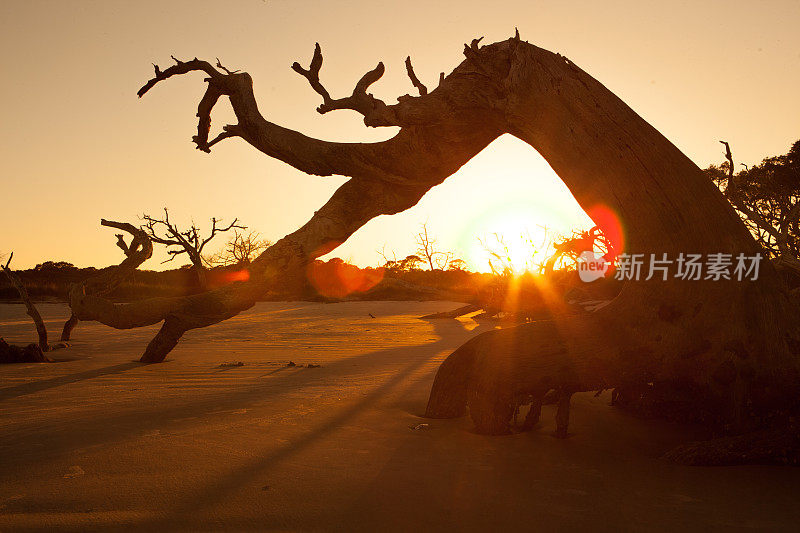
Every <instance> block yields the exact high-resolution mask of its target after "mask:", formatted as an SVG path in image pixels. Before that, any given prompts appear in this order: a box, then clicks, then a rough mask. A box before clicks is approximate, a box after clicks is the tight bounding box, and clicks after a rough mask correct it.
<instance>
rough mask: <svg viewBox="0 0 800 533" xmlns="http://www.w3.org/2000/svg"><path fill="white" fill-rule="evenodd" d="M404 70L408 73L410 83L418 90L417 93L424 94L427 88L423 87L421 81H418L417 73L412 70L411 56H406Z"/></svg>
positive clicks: (426, 92)
mask: <svg viewBox="0 0 800 533" xmlns="http://www.w3.org/2000/svg"><path fill="white" fill-rule="evenodd" d="M406 72H407V73H408V77H409V78H410V79H411V84H412V85H413V86H414V87H416V88H417V89H418V90H419V95H420V96H425V95H426V94H428V88H427V87H425V85H424V84H423V83H422V82H421V81H419V78H417V75H416V73H415V72H414V67H413V66H412V65H411V56H407V57H406ZM443 74H444V73H443Z"/></svg>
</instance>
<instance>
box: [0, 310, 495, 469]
mask: <svg viewBox="0 0 800 533" xmlns="http://www.w3.org/2000/svg"><path fill="white" fill-rule="evenodd" d="M482 329H483V328H482V327H479V328H476V329H475V330H473V331H472V332H471V333H473V334H477V333H478V332H479V331H481V330H482ZM454 330H458V331H459V332H461V333H462V334H463V333H464V332H465V331H464V330H465V328H464V326H463V324H461V323H460V322H458V321H455V320H453V321H436V323H434V334H437V335H438V336H439V337H440V340H437V341H434V342H429V343H424V344H419V345H411V346H408V345H403V346H397V347H392V348H387V349H384V350H378V351H374V352H369V353H365V354H358V355H354V356H350V357H344V358H342V359H338V360H336V361H333V362H331V363H328V364H326V365H325V367H324V368H322V369H319V370H304V369H298V370H296V371H291V372H290V371H289V370H287V371H286V372H281V373H277V374H273V375H271V376H266V375H265V376H264V377H265V378H266V379H263V381H259V382H258V383H255V384H253V385H251V386H249V387H242V388H238V389H233V390H229V391H224V392H222V393H220V394H213V395H207V396H204V397H202V398H200V399H192V400H191V401H187V402H181V403H177V404H176V403H175V402H174V400H173V403H169V404H159V403H151V402H148V403H147V404H143V405H141V406H137V407H136V408H134V409H128V410H126V411H125V412H123V413H115V414H113V415H109V416H106V417H97V416H93V417H91V418H86V419H78V420H74V421H73V422H71V423H70V424H69V426H63V425H57V426H44V427H42V426H36V427H33V428H29V429H28V428H26V431H23V432H21V435H22V436H20V439H25V440H29V439H32V438H35V439H36V441H38V442H49V443H53V445H51V446H49V447H48V448H46V449H44V450H33V449H31V448H28V447H22V446H21V444H22V443H21V442H20V443H14V442H12V441H13V440H15V437H16V435H15V434H10V435H7V441H8V445H9V446H10V447H11V448H15V449H17V450H16V451H15V459H14V466H16V467H18V468H24V465H25V464H27V463H28V462H37V461H41V460H43V459H45V458H47V457H54V456H60V455H64V454H68V453H70V452H72V451H74V450H78V449H82V448H85V447H88V446H94V445H100V444H102V445H108V444H112V443H114V442H120V441H124V440H125V439H127V438H130V437H132V436H135V435H141V434H143V433H146V432H148V431H151V430H154V429H159V430H161V431H163V432H168V431H169V430H170V427H172V426H176V425H179V424H181V422H180V420H181V419H187V418H196V417H202V416H204V415H211V414H213V413H220V412H224V411H228V410H235V409H238V408H243V407H248V406H250V405H252V404H253V403H256V402H260V401H263V400H264V399H268V398H270V397H272V396H278V395H280V394H283V393H285V392H286V387H285V382H287V381H290V382H291V385H292V390H298V389H301V388H303V387H305V386H308V385H313V384H318V383H324V382H326V381H329V380H332V379H336V378H337V377H338V376H345V377H353V376H358V375H360V374H373V373H374V371H375V369H376V368H377V369H380V370H382V371H385V370H386V369H387V368H392V367H396V366H397V362H398V361H413V363H412V364H411V365H408V366H406V367H403V368H401V369H400V370H399V371H398V374H397V375H396V376H395V377H394V378H392V379H391V380H390V381H389V382H387V383H386V384H385V385H383V386H381V387H380V388H379V389H377V390H376V391H375V392H373V393H372V394H370V396H369V397H368V398H369V399H368V400H365V402H362V403H361V404H359V405H360V406H361V407H359V409H358V410H360V409H362V408H363V407H366V406H367V405H368V404H369V402H370V401H375V399H377V398H378V397H380V396H381V395H383V394H384V393H385V392H387V391H388V390H389V389H390V388H391V387H393V386H394V385H396V384H398V383H399V382H400V381H401V380H402V379H403V378H404V377H405V376H406V375H407V374H408V373H410V372H413V371H414V370H415V369H416V368H419V367H420V366H421V365H424V364H425V363H427V362H428V361H429V360H430V359H432V358H433V357H435V356H436V355H437V354H439V353H440V352H441V351H444V350H448V349H455V347H457V346H458V345H459V344H461V343H462V342H463V341H464V340H465V339H464V338H463V337H460V336H459V338H455V336H454V335H453V333H454ZM354 363H366V364H363V365H362V364H359V365H358V366H357V367H354V366H353V364H354ZM140 366H141V363H136V362H131V363H123V364H119V365H114V366H110V367H106V368H101V369H97V370H90V371H86V372H79V373H76V374H71V375H69V376H63V377H58V378H52V379H48V380H43V381H40V382H35V383H30V384H24V385H18V386H15V387H10V388H8V389H4V390H2V391H0V399H7V398H13V397H15V396H21V395H24V394H32V393H35V392H38V391H40V390H46V389H48V388H52V387H57V386H59V385H65V384H68V383H73V382H77V381H80V380H84V379H90V378H92V377H100V376H103V375H108V374H113V373H117V372H123V371H125V370H129V369H132V368H137V367H140ZM358 410H355V411H352V412H351V411H348V412H346V413H345V414H344V415H341V416H337V417H336V419H335V420H334V421H332V422H331V423H330V424H326V425H325V428H327V429H324V431H330V429H333V428H334V427H335V426H336V425H337V424H340V423H341V422H342V420H344V419H346V418H348V417H350V416H352V415H353V414H355V413H357V412H358ZM309 442H310V441H309ZM1 462H2V460H1V459H0V463H1ZM0 470H2V469H0Z"/></svg>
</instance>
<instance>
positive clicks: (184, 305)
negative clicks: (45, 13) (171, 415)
mask: <svg viewBox="0 0 800 533" xmlns="http://www.w3.org/2000/svg"><path fill="white" fill-rule="evenodd" d="M479 42H480V39H475V40H473V41H472V42H471V44H469V45H465V47H464V55H465V56H466V60H465V61H463V62H462V63H461V64H460V65H458V66H457V67H456V68H455V69H454V70H453V72H452V73H450V74H449V75H448V76H446V77H442V78H441V81H440V83H439V85H438V87H436V88H435V89H433V90H431V91H427V90H421V91H420V92H421V93H422V94H421V95H420V96H417V97H414V96H409V95H405V96H401V97H400V98H398V102H397V103H396V104H391V105H390V104H386V103H384V102H383V101H381V100H379V99H377V98H375V97H374V96H373V95H371V94H369V93H367V89H368V88H369V86H370V85H372V84H373V83H374V82H376V81H377V80H378V79H379V78H380V77H381V75H382V74H383V71H384V66H383V63H379V64H378V66H377V67H376V68H375V69H374V70H372V71H370V72H368V73H366V74H365V75H364V76H363V77H362V78H361V80H360V81H359V82H358V83H356V85H355V89H354V90H353V92H352V94H351V95H350V96H346V97H344V98H338V99H337V98H333V97H332V96H331V95H330V93H329V92H328V90H327V89H326V88H325V87H324V86H323V85H322V83H321V82H320V77H319V76H320V68H321V66H322V53H321V50H320V47H319V45H317V46H316V49H315V51H314V56H313V59H312V60H311V64H310V66H309V68H308V69H306V68H303V67H301V66H300V65H299V64H298V63H295V64H293V65H292V68H293V69H294V70H295V71H297V72H298V73H300V74H301V75H303V76H304V77H305V78H306V79H307V80H308V82H309V83H310V84H311V86H312V88H313V89H314V90H315V91H316V92H317V93H319V94H320V95H321V96H322V100H323V102H322V104H321V105H320V106H319V108H318V109H317V110H318V111H319V113H327V112H330V111H333V110H336V109H351V110H354V111H357V112H359V113H360V114H362V115H363V116H364V123H365V124H366V125H367V126H373V127H375V126H399V127H400V128H401V129H400V131H399V132H398V133H397V135H396V136H395V137H393V138H392V139H390V140H387V141H383V142H377V143H337V142H326V141H321V140H317V139H313V138H311V137H308V136H306V135H303V134H301V133H299V132H297V131H293V130H291V129H288V128H285V127H282V126H279V125H277V124H274V123H271V122H269V121H268V120H267V119H266V118H265V117H264V116H263V115H262V114H261V111H260V110H259V107H258V106H257V104H256V100H255V97H254V95H253V79H252V78H251V77H250V75H249V74H247V73H245V72H238V71H230V70H228V69H226V68H224V67H223V66H222V65H221V64H220V62H219V61H217V63H216V67H215V66H213V65H212V64H211V63H209V62H206V61H201V60H199V59H197V58H195V59H192V60H189V61H180V60H175V64H174V65H172V66H170V67H169V68H167V69H165V70H163V71H162V70H161V69H160V68H159V67H157V66H156V67H155V76H154V77H153V78H152V79H151V80H150V81H148V82H147V83H146V84H145V85H144V86H143V87H142V88H141V89H140V90H139V92H138V94H139V96H143V95H144V94H145V93H147V92H148V91H149V90H150V89H151V88H153V87H154V86H155V85H156V84H158V83H160V82H163V81H165V80H167V79H169V78H170V77H172V76H176V75H181V74H187V73H191V72H201V73H203V74H205V75H206V78H205V81H206V83H207V88H206V92H205V95H204V96H203V98H202V99H201V101H200V104H199V106H198V112H197V116H198V117H199V121H198V126H197V135H195V136H194V138H193V141H194V143H195V144H196V145H197V149H199V150H202V151H204V152H210V151H211V148H212V147H213V146H214V145H216V144H217V143H218V142H220V141H222V140H224V139H230V138H234V137H238V138H241V139H243V140H244V141H246V142H247V143H249V144H250V145H252V146H253V147H254V148H255V149H257V150H259V151H261V152H263V153H264V154H266V155H268V156H270V157H274V158H277V159H279V160H281V161H283V162H285V163H287V164H289V165H291V166H293V167H295V168H297V169H299V170H301V171H303V172H306V173H308V174H313V175H318V176H329V175H334V174H336V175H344V176H349V177H350V178H351V179H350V180H349V181H348V182H346V183H345V184H343V185H342V186H341V187H340V188H339V189H338V190H337V191H336V192H335V193H334V194H333V196H332V197H331V198H330V199H329V200H328V202H327V203H326V204H325V205H324V206H322V207H321V208H320V209H319V210H318V211H317V212H316V213H315V214H314V216H312V217H311V219H310V220H309V221H308V222H307V223H306V224H305V225H304V226H303V227H301V228H300V229H298V230H297V231H295V232H294V233H292V234H290V235H287V236H286V237H284V238H283V239H281V240H279V241H278V242H276V243H275V244H274V245H272V246H271V247H270V248H268V249H267V250H266V251H265V252H264V253H262V254H261V255H260V256H259V257H258V258H257V259H256V260H254V261H253V263H252V264H251V265H250V266H249V270H250V281H247V282H238V283H234V284H232V285H230V286H226V287H224V288H221V289H217V290H214V291H210V292H207V293H204V294H198V295H192V296H188V297H185V298H159V299H155V300H149V301H144V302H134V303H128V304H112V303H110V302H105V301H102V299H98V298H84V299H81V298H79V297H78V298H73V308H74V309H76V314H77V315H78V316H79V317H80V318H81V319H82V320H98V321H100V322H102V323H104V324H107V325H109V326H112V327H115V328H133V327H138V326H145V325H149V324H156V323H159V322H162V321H163V325H162V327H161V329H160V331H159V332H158V334H157V335H156V336H155V337H154V338H153V340H152V341H151V342H150V344H149V345H148V346H147V348H146V350H145V352H144V355H143V356H142V359H141V360H142V361H144V362H158V361H162V360H163V359H164V357H165V356H166V355H167V353H168V352H169V351H170V350H171V349H172V348H174V347H175V345H176V344H177V343H178V341H179V339H180V338H181V336H182V335H183V334H184V333H185V332H186V331H188V330H191V329H193V328H201V327H205V326H208V325H211V324H215V323H217V322H220V321H222V320H225V319H227V318H230V317H232V316H234V315H236V314H237V313H239V312H241V311H243V310H245V309H247V308H249V307H251V306H252V305H253V304H254V303H255V301H256V299H257V298H258V296H259V295H260V294H261V293H262V292H263V291H264V290H266V288H267V287H268V286H269V284H270V282H271V281H272V280H275V279H278V278H282V277H289V276H292V275H296V273H301V272H303V271H304V267H305V265H306V264H307V263H308V262H309V261H311V260H313V259H314V258H316V257H319V256H321V255H323V254H325V253H327V252H329V251H330V250H332V249H333V248H335V247H336V246H338V245H339V244H340V243H342V242H343V241H345V240H346V239H347V238H348V237H349V236H350V235H352V233H353V232H355V231H356V230H357V229H358V228H360V227H361V226H362V225H364V224H365V223H366V222H367V221H369V220H371V219H372V218H374V217H376V216H378V215H384V214H394V213H398V212H400V211H403V210H406V209H408V208H410V207H412V206H414V205H415V204H416V203H417V202H418V201H419V200H420V198H422V196H423V195H424V194H425V193H426V192H427V191H428V190H430V189H431V187H433V186H435V185H437V184H439V183H441V182H442V181H444V180H445V179H446V178H447V177H448V176H450V175H451V174H453V173H454V172H455V171H456V170H458V169H459V168H460V167H461V166H462V165H464V164H465V163H466V162H467V161H468V160H469V159H470V158H472V157H473V156H474V155H476V154H477V153H478V152H480V151H481V150H483V149H484V148H485V147H486V146H487V145H488V144H489V143H490V142H491V141H493V140H494V139H496V138H497V137H498V136H500V135H501V134H504V133H510V134H512V135H514V136H516V137H518V138H520V139H522V140H523V141H525V142H527V143H528V144H529V145H531V146H532V147H533V148H535V149H536V150H537V151H538V152H539V153H540V154H541V155H542V156H543V157H544V158H545V159H546V160H547V161H548V162H549V164H550V165H551V166H552V168H553V169H554V170H555V172H556V173H557V174H558V175H559V177H560V178H561V179H562V180H563V181H564V183H565V184H566V185H567V187H568V188H569V189H570V190H571V192H572V194H573V195H574V197H575V199H576V200H577V201H578V203H579V204H580V205H581V206H582V207H583V208H584V210H585V211H587V212H589V211H590V209H591V208H592V207H594V206H598V205H602V206H606V207H607V208H609V209H611V210H612V211H614V212H615V213H616V214H617V215H618V217H619V219H620V221H621V223H622V226H623V227H624V229H625V238H626V240H625V249H626V250H628V251H635V252H636V253H643V254H650V253H656V254H661V253H667V254H669V255H670V256H671V257H675V256H677V254H678V253H680V252H692V253H702V254H707V253H731V254H738V253H745V254H748V255H755V254H756V253H757V252H758V248H757V246H756V244H755V242H754V241H753V238H752V237H751V236H750V235H749V234H748V232H747V230H746V228H745V227H744V225H743V224H742V222H741V220H740V219H739V218H738V217H737V216H736V213H735V212H734V210H733V209H732V207H731V206H730V204H729V203H728V202H727V201H726V200H725V198H724V197H723V196H722V194H721V193H720V192H719V190H717V189H716V188H715V187H714V185H713V184H712V183H711V182H710V180H708V179H706V177H705V176H704V175H703V173H702V171H701V170H700V169H699V168H698V167H697V166H696V165H695V164H694V163H693V162H692V161H691V160H689V158H687V157H686V156H685V155H684V154H683V153H681V151H680V150H679V149H678V148H676V147H675V146H674V145H673V144H672V143H670V142H669V141H668V140H667V139H666V138H665V137H664V136H662V135H661V134H660V133H659V132H658V131H657V130H656V129H654V128H653V127H652V126H651V125H650V124H648V123H647V122H646V121H645V120H644V119H642V118H641V117H640V116H639V115H637V114H636V113H635V112H634V111H633V110H631V109H630V108H629V107H628V106H627V105H626V104H625V103H624V102H622V100H620V99H619V98H618V97H617V96H615V95H614V94H613V93H612V92H611V91H609V90H608V89H606V88H605V87H604V86H603V85H602V84H601V83H599V82H598V81H596V80H595V79H594V78H592V77H591V76H589V75H588V74H587V73H585V72H584V71H583V70H581V69H580V68H579V67H577V66H576V65H575V64H574V63H573V62H572V61H570V60H569V59H567V58H566V57H563V56H561V55H560V54H555V53H552V52H549V51H547V50H544V49H542V48H538V47H536V46H533V45H531V44H529V43H527V42H524V41H522V40H521V39H520V38H519V34H518V33H517V35H515V36H514V37H512V38H510V39H508V40H505V41H502V42H497V43H494V44H490V45H487V46H482V47H481V46H480V44H479ZM173 59H174V58H173ZM409 63H410V62H409ZM410 70H411V69H409V71H410ZM415 77H416V76H415ZM417 81H418V80H417ZM222 96H228V97H229V99H230V102H231V105H232V107H233V111H234V113H235V116H236V119H237V120H238V122H237V123H236V124H232V125H228V126H224V127H223V128H222V132H221V133H220V134H219V135H217V136H216V137H214V138H213V139H211V140H209V130H210V126H211V110H212V108H213V107H214V105H215V104H216V103H217V101H218V100H219V99H220V97H222ZM595 222H596V223H597V224H598V225H599V226H601V230H603V231H604V232H605V228H604V227H603V224H602V223H601V222H600V221H599V220H596V221H595ZM797 318H798V310H797V309H796V308H795V306H794V304H793V303H792V302H791V301H790V299H789V296H788V294H787V292H786V291H785V288H784V286H783V284H782V282H781V281H780V279H779V278H778V276H777V275H776V273H775V272H774V269H773V268H772V267H771V266H770V265H768V264H765V265H763V267H762V271H761V275H760V276H759V278H758V280H756V281H750V282H737V281H731V280H720V281H710V280H708V281H704V280H701V281H691V282H690V281H685V280H681V279H670V280H668V281H661V280H660V279H656V278H654V279H652V280H649V281H638V282H634V281H630V282H628V283H627V284H626V285H625V286H624V287H623V289H622V291H621V292H620V294H619V296H617V297H616V298H615V299H614V301H613V302H612V303H610V304H609V305H607V306H605V307H603V308H601V309H599V310H597V311H595V312H592V313H586V314H583V315H570V316H564V317H562V318H556V319H555V320H553V321H542V322H534V323H530V324H525V325H521V326H518V327H516V328H508V329H503V330H494V331H491V332H487V333H483V334H481V335H478V336H477V337H475V338H473V339H472V340H470V341H469V342H468V343H466V344H465V345H464V346H463V347H462V348H459V349H458V350H457V351H456V352H454V353H453V354H452V355H451V356H449V357H448V358H447V359H446V360H445V361H444V363H443V364H442V365H441V367H440V369H439V371H438V373H437V375H436V378H435V382H434V385H433V389H432V391H431V396H430V400H429V403H428V408H427V414H428V416H431V417H455V416H461V415H462V414H464V413H465V411H466V408H467V406H469V411H470V413H471V416H472V418H473V419H474V421H475V423H476V425H477V427H478V429H479V430H480V431H483V432H487V433H501V432H504V431H507V430H508V424H509V420H510V419H511V417H512V414H513V411H514V406H515V405H516V404H518V403H519V398H520V397H539V396H541V395H543V394H545V393H546V392H547V391H549V390H558V391H559V394H560V397H561V398H562V401H561V403H562V405H563V408H562V409H561V410H560V411H561V417H560V418H562V419H563V418H564V417H565V416H566V415H567V413H568V411H567V407H568V398H569V395H570V394H572V393H574V392H578V391H590V390H600V389H603V388H611V387H622V386H623V385H624V386H627V387H628V390H634V387H633V385H637V386H642V387H647V386H650V387H663V389H662V390H664V391H666V392H667V393H668V392H669V391H671V390H673V387H677V386H680V387H681V388H682V389H683V390H689V391H692V393H693V395H694V397H695V398H696V403H695V404H694V407H695V408H696V409H701V408H702V409H705V410H708V411H710V412H711V413H713V414H714V415H715V417H716V418H718V419H720V420H724V421H725V422H726V423H727V424H728V425H730V426H731V427H736V428H738V429H740V430H743V429H745V428H751V427H755V426H763V425H765V424H767V421H768V420H774V419H775V417H778V416H783V415H784V414H786V413H791V412H796V410H797V407H798V405H797V400H798V398H800V396H799V395H798V384H800V380H798V377H799V374H800V373H799V372H798V370H799V369H798V357H797V350H798V347H800V342H798V341H800V331H798V326H797V324H798V320H797ZM564 398H566V401H565V400H564ZM560 425H561V426H563V425H564V424H563V423H562V424H560ZM743 447H744V446H743V445H740V446H739V448H743ZM703 450H710V451H709V452H708V454H713V453H717V452H719V448H718V447H715V446H713V445H708V447H707V448H703ZM738 451H741V450H738ZM719 453H722V452H719ZM708 454H706V455H704V452H702V451H701V452H698V451H697V449H694V451H693V452H692V455H691V456H692V457H693V458H694V459H693V460H695V461H698V462H702V461H704V460H706V461H709V462H710V461H711V459H708ZM687 455H688V454H687Z"/></svg>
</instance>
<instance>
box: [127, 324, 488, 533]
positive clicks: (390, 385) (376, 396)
mask: <svg viewBox="0 0 800 533" xmlns="http://www.w3.org/2000/svg"><path fill="white" fill-rule="evenodd" d="M431 323H432V324H433V326H434V333H436V334H439V335H440V337H442V339H441V340H439V341H435V342H432V343H429V344H422V345H417V346H401V347H397V348H391V349H388V350H381V351H379V352H373V353H370V354H365V355H362V356H357V357H359V358H360V357H369V358H370V359H371V360H374V359H375V358H376V357H379V358H380V359H381V360H384V359H386V358H392V357H396V356H398V355H404V356H406V358H407V359H413V362H412V363H410V364H408V365H405V366H404V367H402V369H400V370H399V371H398V372H397V373H395V374H394V375H393V376H392V377H391V378H390V379H388V380H387V381H385V382H384V383H383V384H381V385H379V386H378V387H376V388H374V389H373V390H372V391H371V392H370V393H369V394H367V395H366V396H364V397H363V398H362V399H361V400H359V401H358V402H357V403H355V404H354V405H352V406H350V407H348V408H346V409H344V410H342V411H340V412H338V413H336V414H335V415H334V416H332V417H330V418H328V419H327V420H326V421H325V422H324V423H323V424H320V425H318V426H316V427H315V428H314V429H313V430H312V431H310V432H308V433H307V434H304V435H302V436H301V437H298V438H296V439H294V440H291V441H290V442H287V443H286V444H284V445H283V446H281V447H279V448H278V449H276V450H274V451H271V452H269V453H268V454H266V455H265V456H263V457H260V458H257V459H254V460H252V461H249V462H248V463H247V464H245V465H243V466H240V467H238V468H236V469H234V470H233V471H231V472H230V474H229V475H228V476H227V477H226V478H224V479H220V480H218V481H216V482H214V483H212V484H210V485H208V486H206V487H205V488H204V489H202V490H200V491H196V492H195V493H194V494H190V495H189V496H187V497H186V498H184V499H183V501H181V502H179V503H178V504H177V505H176V506H174V507H173V508H172V509H171V510H170V511H162V512H160V513H158V515H160V516H158V515H157V516H155V517H154V518H153V519H152V520H148V521H144V522H140V523H138V524H137V527H141V528H143V529H146V530H159V529H170V528H174V527H182V526H184V525H186V523H187V522H191V521H192V520H193V519H196V518H197V517H198V515H197V510H198V509H208V508H210V507H212V506H213V505H214V504H216V503H219V501H220V500H221V499H222V498H224V497H225V495H226V494H229V493H232V492H234V491H235V490H236V489H238V488H239V487H242V486H244V485H246V484H248V483H250V482H252V481H253V480H254V479H256V478H257V477H259V476H262V475H263V474H264V473H265V471H267V470H269V469H270V468H274V467H275V466H276V465H277V464H279V463H280V462H281V461H284V460H286V459H287V458H289V457H291V456H293V455H295V454H297V453H300V452H301V451H302V450H304V449H305V448H307V447H308V446H310V445H312V444H313V443H315V442H317V441H319V440H320V439H322V438H324V437H325V436H326V435H328V434H330V433H331V432H333V431H335V430H336V429H338V428H341V427H342V426H343V425H344V424H345V423H346V422H347V421H348V420H350V419H352V418H354V417H355V416H357V415H358V414H359V413H361V412H362V411H364V410H366V409H368V408H369V407H370V406H373V405H375V403H376V402H378V401H379V400H380V399H381V398H383V397H385V396H387V395H388V394H389V393H390V392H392V391H393V390H394V389H396V388H397V387H398V386H400V385H401V384H402V383H403V382H404V381H405V380H406V378H408V377H409V376H410V375H412V374H413V373H414V372H415V371H416V370H418V369H420V368H422V367H423V366H425V365H426V364H427V363H428V362H430V361H431V360H432V359H433V358H434V357H436V356H437V355H438V353H439V350H435V349H434V348H436V347H437V345H443V344H445V345H446V344H449V342H447V341H445V340H444V339H445V338H446V336H444V335H442V334H443V333H444V332H445V331H446V332H448V333H452V329H451V328H453V327H458V328H460V329H463V324H461V323H460V322H458V321H431ZM482 329H483V328H476V329H475V330H473V332H475V333H478V332H479V331H480V330H482ZM420 349H424V350H425V352H426V353H427V355H416V354H414V353H413V352H415V351H416V352H418V351H420ZM410 352H411V353H410ZM410 356H413V357H410ZM352 359H353V358H348V359H345V360H342V361H341V362H346V361H352ZM376 363H378V362H377V361H376ZM432 372H434V369H432V370H431V373H432ZM264 527H265V528H269V527H270V524H264Z"/></svg>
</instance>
